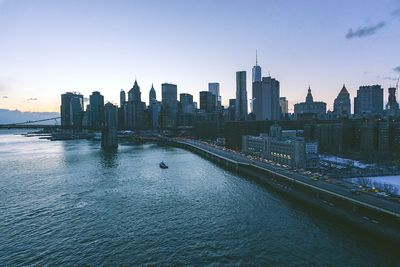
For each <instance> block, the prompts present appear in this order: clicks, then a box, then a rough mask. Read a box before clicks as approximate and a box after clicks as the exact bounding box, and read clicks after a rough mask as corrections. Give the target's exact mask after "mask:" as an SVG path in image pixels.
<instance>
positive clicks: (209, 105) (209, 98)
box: [200, 91, 216, 113]
mask: <svg viewBox="0 0 400 267" xmlns="http://www.w3.org/2000/svg"><path fill="white" fill-rule="evenodd" d="M215 99H216V98H215V95H214V94H213V93H211V92H208V91H202V92H200V110H202V111H204V112H206V113H211V112H214V111H215Z"/></svg>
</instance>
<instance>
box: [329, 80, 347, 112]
mask: <svg viewBox="0 0 400 267" xmlns="http://www.w3.org/2000/svg"><path fill="white" fill-rule="evenodd" d="M333 112H334V113H335V115H336V117H349V116H350V114H351V103H350V94H349V92H348V91H347V89H346V86H345V85H344V84H343V87H342V90H340V92H339V95H338V96H337V97H336V98H335V101H334V103H333Z"/></svg>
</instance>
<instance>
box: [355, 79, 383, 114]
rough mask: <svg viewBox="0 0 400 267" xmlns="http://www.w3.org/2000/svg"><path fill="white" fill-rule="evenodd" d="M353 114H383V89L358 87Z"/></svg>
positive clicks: (373, 86) (377, 86)
mask: <svg viewBox="0 0 400 267" xmlns="http://www.w3.org/2000/svg"><path fill="white" fill-rule="evenodd" d="M354 114H355V115H358V116H373V115H382V114H383V88H382V87H381V86H380V85H367V86H360V88H359V89H358V90H357V96H356V97H355V98H354Z"/></svg>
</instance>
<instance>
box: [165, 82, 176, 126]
mask: <svg viewBox="0 0 400 267" xmlns="http://www.w3.org/2000/svg"><path fill="white" fill-rule="evenodd" d="M177 94H178V90H177V86H176V84H170V83H163V84H162V85H161V105H162V106H161V119H162V121H161V123H162V127H163V128H172V127H175V126H176V114H177V112H178V100H177V99H178V98H177V97H178V95H177Z"/></svg>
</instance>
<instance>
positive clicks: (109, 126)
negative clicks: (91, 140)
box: [101, 103, 118, 148]
mask: <svg viewBox="0 0 400 267" xmlns="http://www.w3.org/2000/svg"><path fill="white" fill-rule="evenodd" d="M117 127H118V108H117V106H114V105H113V104H111V103H107V104H106V105H105V106H104V127H103V128H102V133H101V146H102V147H103V148H117V147H118V137H117Z"/></svg>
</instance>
